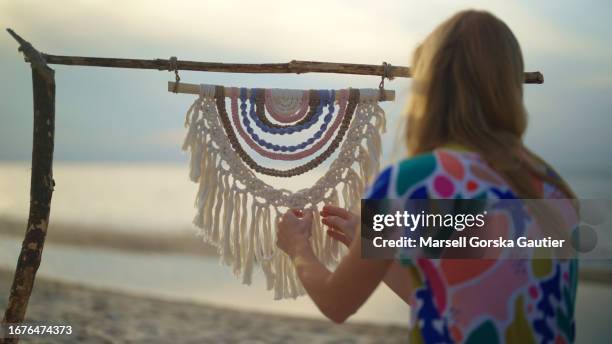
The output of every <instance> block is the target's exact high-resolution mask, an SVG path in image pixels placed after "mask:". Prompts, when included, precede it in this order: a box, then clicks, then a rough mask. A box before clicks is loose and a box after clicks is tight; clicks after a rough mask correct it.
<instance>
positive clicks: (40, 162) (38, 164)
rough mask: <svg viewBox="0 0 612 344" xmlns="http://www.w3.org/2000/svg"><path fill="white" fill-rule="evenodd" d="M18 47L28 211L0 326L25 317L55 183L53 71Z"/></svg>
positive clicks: (30, 50)
mask: <svg viewBox="0 0 612 344" xmlns="http://www.w3.org/2000/svg"><path fill="white" fill-rule="evenodd" d="M20 43H21V42H20ZM26 43H27V42H26ZM28 45H29V44H28ZM22 48H23V49H20V50H21V51H22V52H23V53H24V54H26V56H29V58H30V60H31V61H32V84H33V94H34V134H33V147H32V176H31V180H30V213H29V217H28V224H27V228H26V232H25V237H24V239H23V243H22V246H21V252H20V254H19V259H18V261H17V267H16V269H15V275H14V277H13V284H12V286H11V291H10V296H9V300H8V305H7V308H6V311H5V313H4V317H3V319H2V325H7V324H19V323H21V322H22V321H23V320H24V318H25V313H26V309H27V307H28V301H29V299H30V294H31V293H32V288H33V286H34V279H35V277H36V272H37V270H38V267H39V266H40V261H41V256H42V251H43V246H44V243H45V236H46V234H47V227H48V225H49V212H50V207H51V195H52V194H53V187H54V185H55V182H54V181H53V146H54V135H55V133H54V130H55V79H54V71H53V69H51V68H49V67H47V66H46V65H45V64H44V61H42V60H40V61H38V62H39V63H38V64H34V62H33V61H34V60H36V59H37V58H38V56H39V55H38V54H37V51H36V49H34V48H33V47H32V46H31V45H29V46H26V47H23V46H22ZM18 341H19V338H18V337H12V338H4V341H3V343H5V344H6V343H17V342H18ZM0 342H2V339H0Z"/></svg>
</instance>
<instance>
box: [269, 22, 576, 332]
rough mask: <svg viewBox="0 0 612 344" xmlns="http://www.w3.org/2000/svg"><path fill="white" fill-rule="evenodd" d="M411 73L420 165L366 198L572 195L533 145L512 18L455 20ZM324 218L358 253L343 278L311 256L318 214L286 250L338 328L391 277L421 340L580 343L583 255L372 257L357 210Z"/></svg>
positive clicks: (286, 240) (301, 218) (297, 214)
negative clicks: (508, 21)
mask: <svg viewBox="0 0 612 344" xmlns="http://www.w3.org/2000/svg"><path fill="white" fill-rule="evenodd" d="M412 67H413V69H412V71H413V78H414V80H413V86H412V94H411V96H410V101H409V104H408V110H407V112H408V113H407V115H408V126H407V128H408V130H407V133H406V143H407V147H408V152H409V155H410V156H411V158H409V159H406V160H404V161H401V162H400V163H398V164H395V165H393V166H390V167H389V168H387V169H386V170H384V171H383V172H382V173H381V174H380V175H379V176H378V178H377V180H376V181H375V182H374V184H373V186H372V187H371V189H370V190H369V191H368V194H367V195H366V198H373V199H379V198H396V199H410V198H417V199H418V198H431V199H434V198H479V199H481V198H487V199H489V198H490V199H501V198H521V199H537V198H574V195H573V193H572V191H571V190H570V189H569V187H568V186H567V185H566V184H565V183H564V182H563V180H562V179H561V178H560V177H559V176H558V175H557V174H556V173H554V172H553V170H552V169H551V168H550V166H549V165H547V164H546V163H545V162H544V161H542V160H541V159H539V158H538V157H537V156H535V155H534V154H533V153H531V152H530V151H529V150H528V149H527V148H525V147H524V146H523V142H522V137H523V134H524V132H525V130H526V126H527V114H526V111H525V108H524V105H523V73H524V72H523V60H522V54H521V50H520V47H519V44H518V42H517V40H516V38H515V37H514V35H513V34H512V32H511V31H510V29H509V28H508V27H507V26H506V25H505V24H504V23H503V22H502V21H500V20H499V19H498V18H496V17H494V16H493V15H491V14H490V13H487V12H480V11H464V12H460V13H458V14H456V15H454V16H453V17H451V18H450V19H448V20H447V21H445V22H444V23H442V24H441V25H440V26H439V27H437V28H436V29H435V30H434V31H433V32H432V33H431V34H430V35H429V36H428V37H427V39H426V40H425V41H424V42H423V43H422V44H421V45H420V46H419V47H418V48H417V49H416V51H415V53H414V56H413V61H412ZM321 215H322V221H323V223H324V224H325V225H327V226H328V227H329V230H328V231H327V233H328V234H329V235H330V236H331V237H332V238H335V239H337V240H339V241H341V242H343V243H345V244H346V245H347V246H349V251H348V254H347V255H346V256H345V257H344V258H343V260H342V261H341V262H340V264H339V265H338V266H337V268H336V269H335V271H333V272H330V271H329V270H328V269H327V268H326V267H324V266H323V265H322V264H321V263H320V262H319V261H318V260H317V258H316V257H315V255H314V254H313V251H312V249H311V247H310V244H309V241H308V238H309V235H310V229H311V225H312V214H310V213H309V212H304V213H302V212H301V211H299V210H292V211H289V212H287V213H286V214H285V215H284V216H283V218H282V219H281V221H280V222H279V224H278V242H277V245H278V246H279V247H280V248H281V249H282V250H283V251H285V252H286V253H287V254H288V255H289V256H290V257H291V258H292V260H293V263H294V265H295V267H296V269H297V272H298V275H299V278H300V280H301V281H302V283H303V285H304V287H305V289H306V290H307V292H308V294H309V295H310V297H311V298H312V299H313V301H314V302H315V303H316V305H317V306H318V307H319V309H320V310H321V311H322V312H323V313H324V314H325V315H326V316H327V317H329V318H330V319H331V320H333V321H335V322H337V323H342V322H344V321H345V320H346V319H347V318H348V317H349V316H350V315H351V314H353V313H354V312H356V311H357V310H358V309H359V307H360V306H361V305H362V304H363V303H364V302H365V301H366V300H367V299H368V297H369V296H370V295H371V294H372V292H373V291H374V289H375V288H376V287H377V286H378V284H379V283H380V282H381V281H384V282H385V283H386V284H387V285H388V286H389V287H391V289H393V291H395V292H396V293H397V294H398V295H399V296H400V297H401V298H402V299H403V300H405V301H406V302H408V303H409V304H410V305H411V312H412V322H411V324H412V328H411V339H412V340H413V342H412V343H420V342H426V343H455V342H466V343H500V342H521V343H535V342H542V343H544V342H546V343H548V342H555V343H570V342H573V341H574V338H575V324H574V319H573V309H574V304H575V295H576V278H577V266H576V262H575V260H572V259H566V260H562V259H555V258H551V259H533V260H518V261H517V260H501V259H500V260H444V259H438V260H434V259H415V260H412V261H408V262H402V265H400V264H398V263H397V262H393V261H390V260H367V259H362V258H361V253H360V248H361V238H360V235H355V234H354V233H355V232H356V231H358V230H359V228H358V227H359V218H358V217H357V215H355V214H351V213H350V212H348V211H346V210H344V209H340V208H337V207H333V206H326V207H325V208H324V209H323V211H322V214H321ZM536 216H537V215H536Z"/></svg>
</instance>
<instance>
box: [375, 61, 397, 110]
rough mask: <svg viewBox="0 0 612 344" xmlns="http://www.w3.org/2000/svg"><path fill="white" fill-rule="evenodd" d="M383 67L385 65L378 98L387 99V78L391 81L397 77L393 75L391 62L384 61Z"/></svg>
mask: <svg viewBox="0 0 612 344" xmlns="http://www.w3.org/2000/svg"><path fill="white" fill-rule="evenodd" d="M382 67H383V72H382V75H381V78H380V84H378V91H379V92H378V93H379V97H378V100H380V101H384V100H385V79H389V81H391V80H393V79H395V77H393V76H392V75H391V67H392V66H391V64H390V63H387V62H383V63H382Z"/></svg>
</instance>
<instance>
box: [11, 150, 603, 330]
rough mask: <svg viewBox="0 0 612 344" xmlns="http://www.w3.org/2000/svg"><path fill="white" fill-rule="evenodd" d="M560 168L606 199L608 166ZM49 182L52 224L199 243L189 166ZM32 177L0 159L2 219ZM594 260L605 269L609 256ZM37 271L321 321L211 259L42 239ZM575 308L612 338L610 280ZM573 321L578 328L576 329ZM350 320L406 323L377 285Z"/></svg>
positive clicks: (15, 247)
mask: <svg viewBox="0 0 612 344" xmlns="http://www.w3.org/2000/svg"><path fill="white" fill-rule="evenodd" d="M319 173H321V172H319ZM562 174H563V176H564V177H565V178H566V180H567V181H568V183H569V184H570V185H571V186H572V187H573V189H574V190H575V191H576V193H577V194H578V195H579V197H581V198H604V199H612V183H611V181H612V176H611V175H610V172H608V171H601V173H593V172H589V173H584V172H576V173H572V172H571V171H570V172H567V173H562ZM319 176H320V174H317V172H316V171H313V172H310V173H309V174H306V175H304V176H301V177H297V178H291V179H282V178H273V177H270V178H269V179H268V180H267V181H268V182H270V183H273V185H275V186H276V187H282V188H286V189H288V190H292V191H296V190H298V189H301V188H304V187H307V186H308V185H309V184H311V183H312V182H313V180H316V179H317V178H318V177H319ZM54 179H55V182H56V187H55V192H54V193H53V202H52V207H51V218H50V221H51V223H55V222H57V223H64V224H71V225H76V226H74V227H75V228H78V229H77V230H82V231H87V230H88V229H90V228H106V229H107V230H108V232H109V233H111V234H112V233H113V232H114V231H121V230H130V231H132V232H133V233H138V234H141V235H143V236H155V235H160V234H163V233H173V232H177V231H185V230H189V231H193V233H194V240H199V239H198V238H196V237H195V229H194V228H193V226H192V224H191V221H192V218H193V216H194V212H195V209H194V198H195V194H196V191H197V186H196V185H195V184H194V183H193V182H191V181H189V178H188V167H187V165H186V163H132V162H130V163H120V162H112V163H107V162H104V163H101V162H91V163H89V162H88V163H83V162H56V163H55V164H54ZM29 183H30V166H29V164H28V163H24V162H0V220H1V219H11V220H21V221H23V222H24V223H25V221H26V219H27V214H28V207H29ZM71 228H72V227H71ZM20 245H21V243H20V238H17V237H14V236H7V235H4V234H2V231H1V230H0V268H8V269H12V268H14V266H15V262H16V259H17V256H18V254H19V248H20ZM599 265H600V266H599V267H600V268H602V269H611V270H612V267H611V265H610V262H609V261H608V262H603V263H601V262H600V264H599ZM39 276H45V277H50V278H54V279H60V280H63V281H69V282H76V283H81V284H84V285H87V286H94V287H98V288H106V289H112V290H119V291H127V292H130V293H136V294H140V295H149V296H154V297H159V298H165V299H171V300H188V301H193V302H202V303H207V304H215V305H219V306H224V307H230V308H236V309H244V310H255V311H262V312H271V313H277V314H284V315H294V316H306V317H312V318H322V315H321V314H320V312H319V311H318V310H317V308H316V307H315V306H314V304H313V303H312V302H311V301H310V300H309V299H308V298H307V297H301V298H298V299H297V300H281V301H273V293H272V292H270V291H267V290H265V287H264V279H263V276H262V275H261V274H259V275H256V276H255V280H254V283H253V285H251V286H245V285H242V284H241V283H240V280H239V279H238V278H236V277H235V276H234V275H233V273H232V272H231V269H229V268H227V267H225V266H222V265H220V263H219V260H218V259H217V258H216V257H206V256H193V255H189V254H181V253H180V252H176V253H171V254H162V253H159V254H158V253H137V252H129V251H121V250H108V249H98V248H86V249H85V248H79V247H76V246H68V245H60V244H51V243H49V244H47V245H45V250H44V254H43V260H42V264H41V267H40V270H39ZM0 292H2V291H0ZM604 303H608V305H607V306H604ZM576 314H577V317H578V318H579V319H578V324H579V325H578V326H579V327H578V328H579V330H578V334H579V339H580V338H581V337H580V333H581V329H584V332H582V333H583V336H584V337H582V338H583V339H588V337H586V336H587V335H588V334H593V333H598V334H600V333H605V334H608V335H610V336H612V333H611V332H612V330H611V329H610V326H608V324H607V320H606V319H610V317H611V316H612V286H610V285H602V284H592V283H582V284H581V285H580V287H579V298H578V304H577V313H576ZM580 318H582V319H583V320H584V322H583V324H584V326H585V328H581V326H580V325H581V321H580ZM587 319H588V320H587ZM350 321H353V322H371V323H381V324H398V325H407V324H408V322H409V307H408V306H406V305H405V304H404V303H402V302H401V301H400V300H399V298H397V297H396V296H395V295H394V294H392V293H391V292H390V291H389V290H388V289H387V288H386V287H385V286H380V287H379V288H378V289H377V290H376V292H375V293H374V295H373V296H372V297H371V298H370V299H369V300H368V302H367V303H366V304H365V305H364V306H363V308H362V309H360V311H359V312H357V313H356V314H355V316H353V317H352V318H351V319H350Z"/></svg>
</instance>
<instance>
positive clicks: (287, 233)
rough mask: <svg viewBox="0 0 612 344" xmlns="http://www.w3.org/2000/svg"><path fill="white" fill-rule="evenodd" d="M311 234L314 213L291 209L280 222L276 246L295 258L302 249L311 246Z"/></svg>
mask: <svg viewBox="0 0 612 344" xmlns="http://www.w3.org/2000/svg"><path fill="white" fill-rule="evenodd" d="M311 232H312V211H311V210H308V211H304V212H303V211H301V210H298V209H290V210H289V211H287V212H286V213H285V215H283V217H281V219H280V221H279V222H278V226H277V232H276V246H278V248H280V249H281V250H283V251H284V252H285V253H287V254H288V255H289V256H290V257H292V258H293V257H294V256H295V253H296V252H297V251H298V250H299V249H300V248H303V247H307V246H309V245H310V243H309V241H308V239H309V238H310V234H311Z"/></svg>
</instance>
